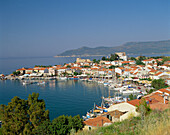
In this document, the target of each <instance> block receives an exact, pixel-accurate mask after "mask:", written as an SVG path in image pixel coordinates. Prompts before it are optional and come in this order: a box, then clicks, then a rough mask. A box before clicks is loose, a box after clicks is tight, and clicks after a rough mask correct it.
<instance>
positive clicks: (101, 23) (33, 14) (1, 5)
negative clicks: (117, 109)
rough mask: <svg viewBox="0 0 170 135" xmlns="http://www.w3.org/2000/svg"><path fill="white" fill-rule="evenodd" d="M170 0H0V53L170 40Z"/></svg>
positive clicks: (35, 52)
mask: <svg viewBox="0 0 170 135" xmlns="http://www.w3.org/2000/svg"><path fill="white" fill-rule="evenodd" d="M169 7H170V0H0V57H1V58H2V57H39V56H54V55H57V54H59V53H61V52H64V51H65V50H69V49H76V48H80V47H82V46H88V47H97V46H117V45H121V44H123V43H126V42H130V41H158V40H167V39H170V9H168V8H169Z"/></svg>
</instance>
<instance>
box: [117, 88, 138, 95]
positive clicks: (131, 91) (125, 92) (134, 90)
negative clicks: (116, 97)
mask: <svg viewBox="0 0 170 135" xmlns="http://www.w3.org/2000/svg"><path fill="white" fill-rule="evenodd" d="M120 93H122V94H133V93H141V91H140V90H136V89H134V88H130V89H127V90H121V91H120Z"/></svg>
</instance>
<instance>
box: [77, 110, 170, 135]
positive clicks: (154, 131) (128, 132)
mask: <svg viewBox="0 0 170 135" xmlns="http://www.w3.org/2000/svg"><path fill="white" fill-rule="evenodd" d="M169 115H170V110H169V109H167V110H164V111H163V112H161V111H156V110H154V111H152V112H151V113H150V114H149V115H147V116H146V117H145V119H144V120H141V119H140V117H133V118H129V119H127V120H124V121H122V122H115V123H113V124H112V125H110V126H107V127H98V128H97V129H96V130H91V131H87V130H85V131H79V133H78V134H77V135H99V134H101V135H168V134H169V132H170V119H169Z"/></svg>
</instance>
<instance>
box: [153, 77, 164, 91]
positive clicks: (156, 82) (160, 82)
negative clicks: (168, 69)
mask: <svg viewBox="0 0 170 135" xmlns="http://www.w3.org/2000/svg"><path fill="white" fill-rule="evenodd" d="M151 86H152V87H154V88H155V89H157V90H158V89H161V88H166V87H167V86H166V84H165V80H163V79H157V80H156V79H154V80H153V81H152V84H151Z"/></svg>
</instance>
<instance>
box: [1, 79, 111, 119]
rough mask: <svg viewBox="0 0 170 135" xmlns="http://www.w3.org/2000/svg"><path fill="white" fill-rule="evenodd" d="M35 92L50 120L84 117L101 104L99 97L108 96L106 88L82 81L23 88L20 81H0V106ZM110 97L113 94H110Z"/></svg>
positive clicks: (32, 85)
mask: <svg viewBox="0 0 170 135" xmlns="http://www.w3.org/2000/svg"><path fill="white" fill-rule="evenodd" d="M33 92H36V93H39V98H40V99H44V100H45V103H46V108H47V109H49V111H50V119H54V118H56V117H58V116H59V115H63V114H64V115H72V116H74V115H78V114H80V115H81V116H82V115H85V114H86V112H87V111H89V109H92V108H93V106H94V102H95V103H96V104H98V105H100V104H101V97H102V96H108V95H109V93H108V88H107V87H104V86H99V85H98V84H97V83H89V82H83V81H74V80H68V81H55V80H51V81H47V82H46V84H45V86H39V85H36V84H31V85H27V86H23V85H22V83H21V82H20V81H11V80H5V81H2V80H1V81H0V104H6V105H7V104H8V102H10V101H11V99H12V98H13V97H14V96H18V97H20V98H22V99H27V98H28V95H29V94H31V93H33ZM111 95H113V93H112V92H111Z"/></svg>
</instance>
